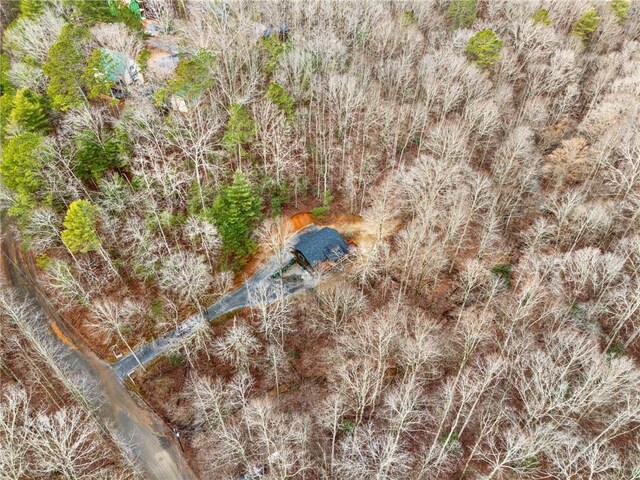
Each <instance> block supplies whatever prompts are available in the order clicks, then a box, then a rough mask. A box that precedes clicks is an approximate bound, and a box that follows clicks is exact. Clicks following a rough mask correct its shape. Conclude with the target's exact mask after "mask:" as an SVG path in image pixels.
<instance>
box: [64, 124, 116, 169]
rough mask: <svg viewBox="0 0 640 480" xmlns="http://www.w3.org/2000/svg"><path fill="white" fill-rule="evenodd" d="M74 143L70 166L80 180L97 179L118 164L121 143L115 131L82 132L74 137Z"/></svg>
mask: <svg viewBox="0 0 640 480" xmlns="http://www.w3.org/2000/svg"><path fill="white" fill-rule="evenodd" d="M75 144H76V148H77V151H76V154H75V156H74V158H73V162H72V166H73V171H74V172H75V174H76V175H78V177H79V178H81V179H82V180H90V179H93V180H99V179H100V178H101V177H102V175H103V174H104V172H106V171H107V170H108V169H110V168H116V167H118V166H120V153H121V151H122V145H121V142H120V141H119V140H118V136H117V133H116V132H113V131H111V130H104V131H102V132H100V133H99V136H96V134H95V133H94V132H82V133H80V135H78V136H77V137H76V138H75Z"/></svg>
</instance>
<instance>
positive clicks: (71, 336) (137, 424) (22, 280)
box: [2, 233, 196, 480]
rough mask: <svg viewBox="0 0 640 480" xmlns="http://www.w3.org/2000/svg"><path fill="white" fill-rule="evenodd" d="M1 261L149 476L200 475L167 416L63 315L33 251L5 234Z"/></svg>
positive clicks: (101, 414) (169, 479)
mask: <svg viewBox="0 0 640 480" xmlns="http://www.w3.org/2000/svg"><path fill="white" fill-rule="evenodd" d="M2 266H3V271H4V272H5V274H6V277H7V280H8V281H9V282H10V283H11V285H12V286H13V287H14V288H15V289H16V290H17V291H18V292H19V293H20V294H22V295H24V296H25V297H26V298H28V299H31V300H32V301H33V303H34V306H35V307H36V308H38V309H39V310H41V311H42V312H43V313H44V315H39V316H38V317H39V318H40V319H41V321H42V323H43V330H46V332H47V335H50V336H51V338H52V339H54V340H55V341H56V342H57V343H59V344H60V346H61V348H63V349H64V350H65V352H66V356H65V362H66V363H67V365H65V369H66V370H70V371H72V372H73V373H75V374H78V376H79V377H80V378H83V379H86V380H88V381H90V382H91V383H92V384H95V388H96V389H97V392H96V394H97V395H96V398H97V399H99V400H96V405H94V407H95V415H96V416H97V417H98V419H99V420H100V421H101V423H102V424H103V425H105V426H106V427H107V428H109V429H110V430H112V431H113V433H114V434H115V436H117V437H119V438H122V439H124V440H126V441H127V443H128V444H129V445H130V446H131V451H132V452H133V454H134V455H135V457H137V459H138V463H139V464H140V466H141V468H142V469H143V470H144V472H145V477H144V478H148V479H157V480H192V479H194V480H195V478H196V477H195V475H194V474H193V472H192V471H191V469H190V468H189V466H188V465H187V463H186V462H185V460H184V459H183V457H182V456H181V454H180V450H179V448H178V446H177V442H176V441H175V439H174V437H173V435H172V434H171V433H170V432H169V429H168V428H167V426H166V425H165V424H164V422H163V421H162V420H161V419H160V418H159V417H158V416H157V415H155V414H154V413H153V412H151V411H150V410H149V409H147V408H146V407H145V406H144V404H143V403H142V402H141V401H140V400H139V399H136V398H134V397H133V396H132V393H131V392H129V391H128V390H127V389H126V387H125V386H124V385H123V384H122V383H121V382H120V381H119V380H118V378H117V376H116V374H115V372H114V371H113V369H112V368H111V367H110V366H109V365H108V364H107V363H105V362H104V361H102V360H101V359H99V358H98V357H97V356H96V355H95V354H94V353H93V352H92V351H91V350H89V349H88V348H87V347H86V346H85V345H83V343H82V341H81V340H80V339H79V337H78V335H76V333H75V332H74V331H73V329H72V328H70V327H69V326H68V325H67V324H66V323H65V322H64V320H63V319H62V318H61V317H60V316H59V315H58V313H57V312H56V310H55V309H54V308H53V307H52V306H51V304H50V303H49V301H48V299H47V297H46V295H45V294H44V293H43V291H42V290H41V289H40V288H38V283H37V277H36V275H35V267H34V263H33V258H32V256H31V255H28V254H25V253H24V252H22V251H21V249H20V247H19V245H18V244H17V243H16V242H15V240H14V239H13V237H12V236H11V235H10V234H9V233H6V234H4V235H3V238H2Z"/></svg>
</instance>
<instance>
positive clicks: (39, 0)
mask: <svg viewBox="0 0 640 480" xmlns="http://www.w3.org/2000/svg"><path fill="white" fill-rule="evenodd" d="M43 3H44V2H43V0H20V13H21V14H22V15H24V16H25V17H28V18H30V19H34V18H36V17H38V16H39V15H40V14H41V13H42V11H43V10H44V4H43Z"/></svg>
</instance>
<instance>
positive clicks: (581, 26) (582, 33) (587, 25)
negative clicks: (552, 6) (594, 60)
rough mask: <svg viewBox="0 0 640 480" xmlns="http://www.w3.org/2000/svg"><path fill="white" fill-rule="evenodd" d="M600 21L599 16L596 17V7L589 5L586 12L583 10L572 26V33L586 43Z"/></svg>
mask: <svg viewBox="0 0 640 480" xmlns="http://www.w3.org/2000/svg"><path fill="white" fill-rule="evenodd" d="M599 22H600V17H598V11H597V10H596V7H591V8H590V9H588V10H587V11H586V12H584V13H583V14H582V15H581V16H580V18H579V19H578V21H577V22H576V24H575V26H574V27H573V33H575V34H576V35H578V37H580V40H582V41H583V42H584V43H588V42H589V39H590V38H591V35H592V34H593V32H595V31H596V29H597V28H598V23H599Z"/></svg>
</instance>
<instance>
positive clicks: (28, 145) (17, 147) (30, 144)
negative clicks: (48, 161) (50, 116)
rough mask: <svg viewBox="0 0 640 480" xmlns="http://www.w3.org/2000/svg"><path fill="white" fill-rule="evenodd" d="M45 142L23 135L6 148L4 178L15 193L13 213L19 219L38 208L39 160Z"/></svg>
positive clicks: (0, 173) (0, 172)
mask: <svg viewBox="0 0 640 480" xmlns="http://www.w3.org/2000/svg"><path fill="white" fill-rule="evenodd" d="M41 142H42V137H40V136H39V135H36V134H34V133H23V134H21V135H16V136H15V137H13V138H11V139H10V140H9V141H8V142H7V143H6V145H5V146H4V152H3V155H2V161H1V162H0V176H2V182H3V183H4V185H5V186H6V187H7V188H8V189H10V190H11V191H12V192H13V193H14V196H13V197H14V198H13V199H14V204H13V205H12V206H11V208H10V209H9V213H10V214H11V215H13V216H15V217H19V218H24V217H26V216H27V215H28V214H29V212H31V210H33V208H35V205H36V199H35V195H36V193H37V192H38V190H39V188H40V186H41V184H42V180H41V178H40V167H41V163H40V159H39V157H38V151H39V148H40V144H41Z"/></svg>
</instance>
